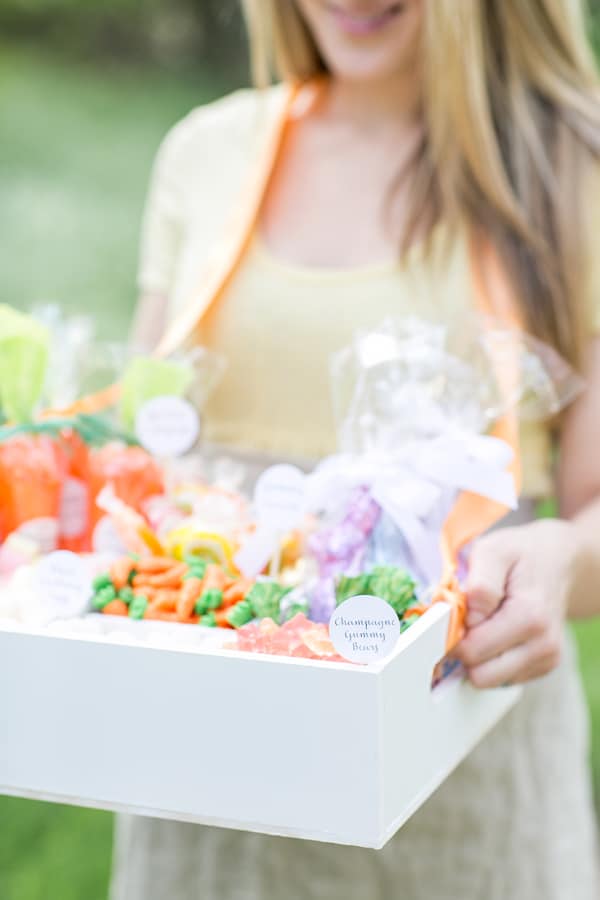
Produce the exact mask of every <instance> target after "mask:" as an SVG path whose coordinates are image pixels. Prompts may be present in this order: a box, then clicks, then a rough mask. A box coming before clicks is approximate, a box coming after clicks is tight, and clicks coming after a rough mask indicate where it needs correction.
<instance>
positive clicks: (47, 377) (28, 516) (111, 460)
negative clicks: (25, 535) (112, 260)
mask: <svg viewBox="0 0 600 900" xmlns="http://www.w3.org/2000/svg"><path fill="white" fill-rule="evenodd" d="M0 350H1V352H0V369H1V370H2V371H1V372H0V376H1V377H0V423H2V422H3V423H4V424H3V425H2V424H0V454H1V455H3V458H4V463H3V464H2V466H1V467H0V497H2V498H3V510H2V511H0V542H2V541H5V540H6V538H7V537H8V536H9V535H10V534H11V533H13V532H15V531H17V530H19V529H21V528H23V527H24V526H26V524H27V523H28V522H30V521H31V520H32V518H34V519H35V520H36V521H38V520H39V521H43V522H46V523H47V524H48V523H49V522H50V520H51V521H52V523H53V525H52V534H53V535H54V537H53V539H52V541H51V540H50V537H49V533H50V532H49V524H48V528H47V529H46V531H47V533H46V532H44V534H42V532H41V530H40V528H36V529H34V532H35V539H36V540H37V541H38V543H39V546H40V548H41V547H43V548H44V549H45V550H48V549H54V548H55V547H60V548H62V549H69V550H73V551H86V550H90V549H98V550H99V549H104V548H106V547H110V548H111V549H113V550H114V549H116V548H117V547H118V546H119V542H118V536H117V535H116V534H115V532H114V529H112V527H111V526H110V522H109V521H107V517H106V514H105V511H103V510H101V509H100V508H99V507H98V506H97V503H96V498H97V496H98V495H99V493H100V491H101V490H102V487H103V486H104V485H105V484H107V483H110V484H111V485H112V486H113V490H114V492H115V495H116V497H117V498H118V499H120V500H121V501H122V502H124V503H125V504H128V505H130V506H131V507H132V508H133V509H134V510H135V511H137V512H140V511H141V506H142V504H143V503H144V502H145V501H146V500H147V499H149V498H150V497H153V496H155V495H157V494H163V493H164V489H165V476H164V472H163V470H164V468H166V466H165V465H164V463H165V462H166V461H165V460H162V463H163V465H159V464H158V463H157V462H156V461H155V460H153V459H152V457H151V455H150V453H148V452H146V451H145V450H143V449H141V448H140V447H135V446H132V445H133V444H135V442H136V437H135V432H136V418H137V416H138V414H139V412H140V409H141V408H142V407H143V405H144V404H145V403H146V402H147V401H149V400H152V399H153V398H156V397H165V396H169V397H174V398H181V399H186V400H189V401H190V402H191V403H195V404H196V406H197V408H199V409H201V408H202V406H203V404H204V402H205V401H206V398H207V397H208V396H209V394H210V392H211V390H212V389H213V387H214V385H215V384H216V383H217V382H218V380H219V378H220V377H221V375H222V372H223V369H224V365H225V363H224V361H223V359H222V358H221V357H220V356H218V355H216V354H213V353H211V352H210V351H207V350H204V349H203V348H195V349H193V350H191V351H190V352H188V353H185V354H180V355H177V356H174V357H172V358H169V359H167V360H158V359H154V358H145V357H140V356H136V357H134V358H130V356H131V354H130V351H129V350H128V348H127V346H126V345H125V344H124V343H122V344H119V343H106V342H98V341H97V340H96V338H95V331H94V326H93V322H92V320H91V319H90V318H88V317H83V316H75V317H68V318H67V317H64V316H63V315H62V314H61V312H60V310H59V309H58V307H55V306H45V307H39V308H38V309H36V310H35V311H34V314H33V315H31V316H27V315H24V314H22V313H19V312H17V311H15V310H13V309H11V308H10V307H6V306H4V307H0ZM120 376H122V381H121V383H120V385H119V386H118V387H117V386H116V382H117V381H118V380H119V378H120ZM82 398H83V399H82ZM41 448H44V451H45V456H43V455H42V453H41ZM50 451H51V452H50ZM20 456H21V457H22V459H21V458H20ZM42 457H43V458H42ZM49 460H52V462H53V465H54V470H53V478H52V501H51V502H50V499H49V494H50V487H49V485H50V481H49V475H48V472H49V469H48V464H49ZM58 460H60V465H59V464H58ZM16 462H20V463H21V464H20V465H19V466H18V467H15V464H16ZM13 469H14V471H13ZM22 475H23V477H21V476H22ZM56 496H58V500H57V499H56ZM36 497H37V499H35V498H36ZM29 530H30V531H31V528H30V529H29ZM32 534H33V532H32Z"/></svg>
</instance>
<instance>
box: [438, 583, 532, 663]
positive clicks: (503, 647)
mask: <svg viewBox="0 0 600 900" xmlns="http://www.w3.org/2000/svg"><path fill="white" fill-rule="evenodd" d="M538 636H539V632H538V631H537V627H535V626H534V624H533V623H532V622H530V621H529V618H528V617H526V616H524V615H523V609H522V604H520V603H519V602H518V601H517V602H515V601H514V600H513V599H510V600H507V601H506V602H505V603H504V605H503V606H502V607H501V608H500V609H499V610H498V611H497V612H496V613H495V614H494V615H493V616H492V617H491V618H489V619H486V620H485V621H483V622H482V623H481V624H480V625H477V626H476V627H475V628H471V629H470V630H469V632H468V633H467V635H466V637H465V638H463V640H462V641H461V643H460V644H459V646H458V647H457V649H456V651H455V655H456V656H457V657H458V659H460V661H461V662H462V664H463V665H464V666H466V667H467V669H470V668H472V667H474V666H479V665H481V664H482V663H485V662H487V661H488V660H491V659H493V658H494V657H495V656H499V655H500V654H502V653H505V652H506V651H507V650H510V649H511V648H512V647H516V646H519V645H520V644H524V643H526V642H527V641H529V640H531V639H534V638H536V637H538Z"/></svg>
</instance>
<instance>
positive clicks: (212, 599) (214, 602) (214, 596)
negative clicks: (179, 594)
mask: <svg viewBox="0 0 600 900" xmlns="http://www.w3.org/2000/svg"><path fill="white" fill-rule="evenodd" d="M202 597H203V599H205V600H206V603H207V605H208V608H209V609H218V608H219V607H220V606H222V605H223V591H219V590H218V589H217V588H210V590H208V591H205V592H204V594H202Z"/></svg>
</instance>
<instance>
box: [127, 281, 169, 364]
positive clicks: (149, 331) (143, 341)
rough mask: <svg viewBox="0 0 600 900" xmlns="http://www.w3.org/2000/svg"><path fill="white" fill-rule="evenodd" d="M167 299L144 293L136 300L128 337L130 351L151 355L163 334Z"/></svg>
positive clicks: (158, 295)
mask: <svg viewBox="0 0 600 900" xmlns="http://www.w3.org/2000/svg"><path fill="white" fill-rule="evenodd" d="M166 308H167V298H166V297H165V295H164V294H161V293H150V292H146V293H144V294H142V295H141V297H140V298H139V300H138V303H137V306H136V308H135V312H134V314H133V323H132V326H131V333H130V336H129V343H130V346H131V347H132V349H133V350H134V351H136V352H138V353H151V352H152V351H153V350H154V349H155V348H156V347H157V346H158V343H159V341H160V339H161V338H162V336H163V334H164V333H165V326H166V313H165V311H166Z"/></svg>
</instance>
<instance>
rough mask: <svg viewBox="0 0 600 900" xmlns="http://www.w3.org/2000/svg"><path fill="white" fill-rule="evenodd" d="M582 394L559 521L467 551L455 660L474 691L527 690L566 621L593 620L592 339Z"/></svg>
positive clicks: (597, 551)
mask: <svg viewBox="0 0 600 900" xmlns="http://www.w3.org/2000/svg"><path fill="white" fill-rule="evenodd" d="M586 380H587V390H586V392H585V394H584V395H583V396H582V397H581V398H580V399H579V400H578V401H577V402H576V403H575V404H574V405H573V408H572V409H571V410H570V411H569V413H568V415H567V417H566V420H565V425H564V430H563V435H562V441H561V464H560V471H559V478H558V491H559V501H560V510H561V515H562V516H563V517H564V518H561V519H544V520H540V521H537V522H532V523H531V524H529V525H524V526H522V527H520V528H506V529H500V530H498V531H496V532H492V533H491V534H488V535H486V536H485V537H483V538H481V539H480V540H479V541H478V542H477V543H476V544H475V546H474V548H473V552H472V555H471V561H470V570H469V576H468V580H467V598H468V615H467V626H468V627H469V632H468V634H467V636H466V637H465V639H464V640H463V641H462V643H461V645H460V646H459V648H458V651H457V656H458V657H459V658H460V659H461V660H462V662H463V663H464V664H465V666H466V667H467V669H468V672H469V676H470V678H471V680H472V681H473V683H474V684H475V685H476V686H477V687H497V686H499V685H502V684H506V683H508V682H511V683H516V682H522V681H528V680H530V679H533V678H538V677H540V676H542V675H545V674H547V673H548V672H549V671H551V670H552V669H553V668H555V667H556V665H558V662H559V660H560V655H561V644H562V639H563V627H562V626H563V622H564V619H565V618H566V617H567V615H573V616H590V615H594V614H596V613H600V441H599V438H600V421H599V418H600V340H595V341H594V342H593V345H592V346H591V348H590V355H589V362H588V366H587V373H586Z"/></svg>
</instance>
